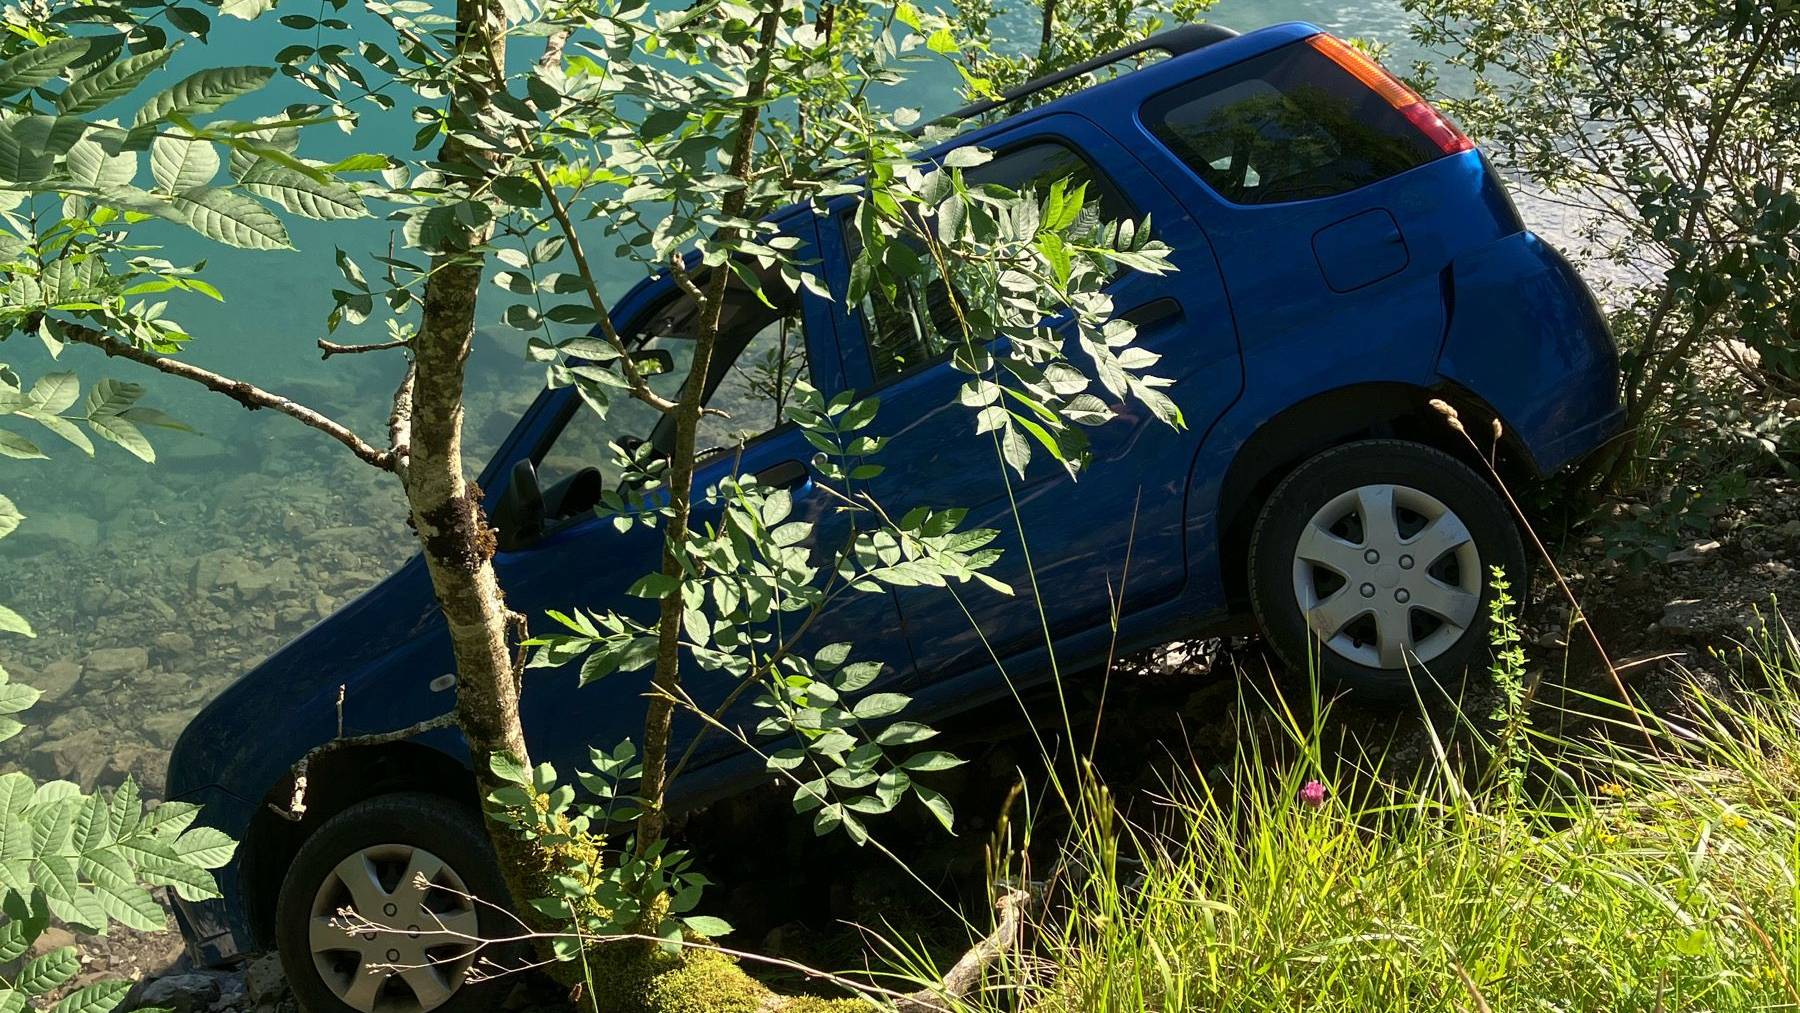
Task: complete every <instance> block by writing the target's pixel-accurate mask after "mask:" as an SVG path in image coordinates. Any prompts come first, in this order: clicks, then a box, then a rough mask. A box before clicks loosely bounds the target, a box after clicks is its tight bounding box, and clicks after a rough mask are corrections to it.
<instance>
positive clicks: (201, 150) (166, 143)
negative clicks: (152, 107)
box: [150, 134, 219, 194]
mask: <svg viewBox="0 0 1800 1013" xmlns="http://www.w3.org/2000/svg"><path fill="white" fill-rule="evenodd" d="M218 174H219V149H217V148H215V147H213V145H212V142H211V141H204V140H201V139H199V138H197V137H190V136H187V135H185V134H179V135H171V134H165V135H163V136H161V137H158V138H157V139H156V140H155V141H153V142H151V144H150V175H151V176H153V177H155V179H156V185H157V186H158V187H160V188H161V189H162V191H163V192H164V193H171V194H172V193H179V192H181V191H183V190H192V189H194V188H195V187H199V186H205V185H206V184H208V183H211V182H212V180H213V177H214V176H217V175H218Z"/></svg>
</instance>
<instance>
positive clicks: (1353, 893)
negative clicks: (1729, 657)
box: [971, 630, 1800, 1013]
mask: <svg viewBox="0 0 1800 1013" xmlns="http://www.w3.org/2000/svg"><path fill="white" fill-rule="evenodd" d="M1744 659H1745V666H1744V667H1745V670H1744V672H1743V676H1744V680H1743V682H1744V685H1745V686H1747V687H1749V686H1753V687H1755V688H1753V689H1744V690H1741V691H1739V692H1734V693H1731V694H1719V695H1707V694H1704V693H1701V692H1700V691H1697V690H1696V691H1694V692H1693V693H1692V696H1691V699H1690V700H1689V701H1688V703H1689V706H1688V707H1686V708H1684V710H1685V711H1687V712H1688V714H1689V717H1688V718H1687V719H1685V720H1682V721H1681V722H1680V723H1677V722H1676V721H1675V720H1673V719H1662V718H1659V717H1657V716H1655V715H1652V714H1647V713H1636V714H1634V713H1630V712H1627V711H1624V710H1623V709H1621V708H1620V707H1619V706H1618V705H1617V704H1615V703H1611V702H1608V701H1604V700H1599V699H1586V700H1584V701H1583V706H1582V709H1583V710H1585V711H1587V717H1588V718H1589V719H1590V721H1589V726H1588V731H1587V733H1585V734H1583V735H1579V736H1575V737H1573V738H1572V739H1568V740H1557V739H1553V738H1549V737H1546V736H1544V735H1541V734H1538V733H1535V732H1533V731H1532V730H1531V728H1530V723H1529V721H1526V720H1512V721H1508V720H1506V718H1508V717H1509V716H1510V717H1513V718H1519V717H1522V716H1523V714H1524V712H1523V711H1522V709H1520V708H1518V707H1516V706H1515V707H1511V708H1509V707H1508V706H1507V705H1506V704H1505V703H1503V704H1502V705H1501V706H1500V713H1497V714H1495V715H1493V716H1492V718H1491V719H1490V720H1488V721H1485V722H1464V723H1463V727H1462V728H1460V729H1459V732H1460V734H1461V735H1462V736H1464V738H1465V739H1466V738H1467V737H1470V736H1482V735H1483V733H1482V732H1481V731H1480V729H1482V728H1485V729H1487V730H1488V731H1487V732H1486V733H1485V738H1483V739H1482V747H1483V750H1484V751H1483V754H1482V755H1484V756H1485V757H1486V758H1488V759H1487V761H1485V765H1486V766H1487V767H1488V768H1489V769H1488V770H1486V771H1485V772H1483V773H1481V774H1480V775H1479V776H1475V777H1472V778H1471V777H1466V776H1465V777H1462V778H1458V777H1455V776H1453V775H1452V773H1451V770H1450V768H1451V764H1449V763H1447V762H1444V761H1443V759H1442V756H1443V752H1444V750H1443V749H1442V748H1437V749H1435V750H1427V752H1428V754H1429V753H1432V752H1434V751H1435V752H1436V753H1437V755H1438V762H1435V763H1430V762H1428V764H1427V766H1426V769H1425V770H1424V771H1422V772H1421V771H1418V769H1417V767H1418V765H1417V764H1414V765H1413V772H1412V773H1411V774H1410V775H1408V778H1407V783H1403V784H1396V783H1392V781H1391V780H1390V778H1391V777H1393V776H1394V775H1393V774H1392V773H1384V772H1383V771H1384V769H1387V770H1391V768H1393V767H1394V766H1395V764H1392V763H1390V764H1386V765H1382V764H1379V763H1377V762H1375V761H1374V760H1370V759H1367V758H1364V759H1361V760H1350V759H1334V758H1332V757H1331V754H1330V753H1329V752H1328V751H1327V750H1325V749H1324V748H1322V746H1323V743H1322V742H1321V741H1320V740H1321V738H1323V737H1324V736H1323V735H1322V733H1321V731H1320V728H1321V723H1320V722H1315V721H1301V720H1298V719H1296V718H1294V717H1293V716H1292V714H1291V713H1288V712H1284V711H1282V710H1280V709H1279V707H1278V708H1277V710H1276V713H1278V714H1282V713H1285V714H1286V717H1285V719H1278V720H1281V723H1282V726H1283V729H1284V731H1285V739H1286V740H1287V741H1285V742H1280V743H1279V748H1275V749H1266V750H1265V749H1263V748H1259V747H1256V746H1245V747H1244V748H1243V749H1241V750H1240V752H1239V755H1238V757H1237V761H1236V764H1235V767H1236V769H1235V770H1232V771H1230V772H1229V774H1230V776H1229V777H1227V778H1216V777H1215V778H1213V779H1210V781H1208V780H1201V779H1189V780H1185V781H1182V782H1180V783H1176V784H1172V785H1171V786H1170V787H1169V789H1168V791H1167V793H1166V798H1164V799H1162V800H1161V801H1162V805H1161V807H1160V811H1159V812H1158V813H1157V814H1156V815H1155V816H1154V817H1153V818H1151V819H1150V822H1152V823H1154V824H1155V826H1156V829H1154V830H1151V829H1149V828H1147V827H1144V826H1133V825H1127V824H1126V823H1125V822H1124V821H1123V820H1122V819H1120V818H1119V817H1118V816H1117V815H1116V814H1115V812H1114V810H1113V808H1112V805H1111V802H1110V799H1109V797H1108V796H1107V793H1106V792H1105V790H1104V789H1102V788H1099V787H1097V786H1091V785H1090V786H1089V788H1088V789H1087V790H1086V791H1085V793H1084V796H1083V798H1082V800H1081V801H1080V803H1079V808H1081V809H1082V810H1084V812H1083V813H1082V815H1081V818H1079V819H1078V820H1077V821H1076V825H1077V826H1080V827H1082V828H1083V829H1082V830H1081V831H1080V837H1079V839H1078V840H1076V841H1074V842H1073V843H1072V844H1071V845H1069V848H1068V851H1067V854H1066V856H1065V858H1064V861H1063V862H1062V863H1061V865H1060V866H1059V872H1058V873H1057V875H1056V877H1055V878H1056V880H1057V881H1058V882H1059V884H1060V885H1059V887H1058V888H1056V889H1053V890H1052V891H1050V894H1051V897H1050V901H1049V903H1048V905H1047V907H1046V909H1045V910H1043V911H1041V912H1040V913H1039V915H1038V917H1037V921H1036V924H1035V925H1034V927H1033V936H1034V938H1035V942H1036V945H1035V946H1034V947H1032V955H1031V956H1029V957H1022V958H1018V959H1016V960H1014V961H1013V962H1012V965H1011V966H1009V967H1006V968H1004V969H1002V970H1001V971H1000V972H999V973H997V974H995V975H993V976H991V977H990V979H989V980H990V982H1004V983H1007V984H1005V985H1004V986H1003V988H1000V989H998V990H992V991H990V992H989V993H987V995H986V997H985V998H984V999H983V1000H982V1001H983V1002H985V1003H987V1006H985V1007H971V1008H990V1009H995V1010H1000V1009H1009V1010H1017V1009H1021V1008H1023V1009H1029V1010H1039V1011H1060V1010H1071V1011H1074V1010H1080V1011H1088V1010H1133V1011H1136V1010H1159V1011H1177V1010H1207V1011H1214V1010H1234V1011H1245V1010H1308V1011H1325V1010H1344V1011H1358V1013H1363V1011H1370V1010H1402V1009H1406V1010H1469V1011H1475V1013H1482V1011H1488V1010H1492V1011H1515V1010H1520V1011H1535V1010H1545V1011H1551V1010H1557V1011H1561V1010H1571V1011H1573V1010H1580V1011H1589V1010H1592V1011H1614V1010H1643V1011H1660V1010H1669V1011H1677V1010H1734V1011H1735V1010H1745V1011H1748V1010H1757V1011H1763V1010H1777V1009H1784V1010H1794V1009H1800V647H1797V645H1796V643H1795V641H1794V638H1793V636H1792V634H1791V633H1788V632H1786V631H1785V630H1784V631H1783V632H1782V634H1781V635H1779V636H1776V637H1772V638H1770V639H1769V640H1767V641H1765V642H1764V643H1761V644H1759V645H1757V646H1756V647H1755V648H1754V649H1752V650H1749V651H1747V652H1746V653H1745V655H1744ZM1502 667H1506V666H1502ZM1514 667H1515V670H1516V666H1514ZM1500 674H1501V676H1502V680H1503V682H1504V681H1506V680H1507V679H1511V678H1513V673H1511V672H1502V673H1500ZM1515 697H1516V694H1515ZM1245 711H1246V713H1259V714H1260V715H1261V716H1262V719H1263V720H1267V714H1268V713H1269V711H1268V710H1267V709H1264V708H1262V706H1261V705H1260V704H1251V705H1248V706H1246V708H1245ZM1245 720H1250V719H1249V718H1246V719H1245ZM1640 721H1641V722H1642V724H1643V725H1644V726H1645V728H1647V730H1648V732H1649V734H1650V736H1651V737H1652V738H1653V739H1654V741H1655V748H1654V750H1653V749H1652V748H1651V747H1650V746H1649V745H1648V744H1647V743H1646V741H1645V737H1644V733H1643V731H1641V730H1640V729H1639V727H1638V724H1639V722H1640ZM1566 726H1567V725H1566V724H1565V727H1566ZM1496 729H1499V731H1495V730H1496ZM1508 729H1510V731H1508ZM1596 730H1603V731H1604V732H1605V733H1606V734H1603V735H1602V734H1596ZM1244 738H1245V739H1246V740H1247V741H1255V737H1254V736H1245V737H1244ZM1430 741H1432V742H1434V743H1435V742H1436V741H1437V740H1436V738H1435V737H1433V738H1432V739H1431V740H1430ZM1265 752H1280V753H1282V754H1283V755H1284V756H1285V757H1287V758H1286V759H1276V758H1272V757H1271V756H1268V755H1264V754H1265ZM1495 757H1510V760H1506V759H1501V760H1498V761H1497V762H1495V761H1494V759H1493V758H1495ZM1477 766H1479V764H1478V765H1477ZM1310 780H1318V781H1319V782H1321V783H1322V785H1324V786H1325V788H1326V797H1325V799H1324V801H1323V802H1322V803H1321V804H1318V805H1316V806H1315V805H1310V804H1307V803H1305V802H1303V801H1302V800H1301V799H1300V795H1301V789H1302V786H1303V785H1304V784H1305V783H1306V782H1308V781H1310ZM1469 781H1474V782H1475V783H1474V785H1473V786H1470V785H1468V784H1467V782H1469ZM1209 783H1211V784H1216V785H1220V786H1221V787H1218V788H1217V789H1211V788H1208V787H1207V785H1208V784H1209ZM1225 784H1229V785H1230V787H1229V788H1225V787H1223V785H1225ZM1226 791H1229V792H1230V794H1229V795H1227V794H1224V792H1226ZM1122 856H1123V857H1122ZM1037 872H1038V873H1039V874H1040V875H1041V874H1042V872H1043V870H1041V869H1040V870H1037Z"/></svg>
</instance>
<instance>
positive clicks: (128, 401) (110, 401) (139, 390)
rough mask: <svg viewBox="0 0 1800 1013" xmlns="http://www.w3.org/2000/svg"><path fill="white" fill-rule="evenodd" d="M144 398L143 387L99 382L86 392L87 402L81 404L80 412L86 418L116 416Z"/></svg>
mask: <svg viewBox="0 0 1800 1013" xmlns="http://www.w3.org/2000/svg"><path fill="white" fill-rule="evenodd" d="M143 396H144V385H143V384H141V383H127V382H126V381H124V380H110V379H108V380H101V381H100V382H99V383H96V384H94V386H93V388H92V389H90V390H89V391H88V396H87V400H86V401H85V402H83V404H82V412H83V414H84V415H86V416H87V417H88V418H90V419H92V418H96V417H98V416H101V415H117V414H119V413H120V412H122V411H124V410H125V409H127V408H130V407H131V406H132V405H133V404H136V403H137V400H138V399H139V398H141V397H143Z"/></svg>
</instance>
